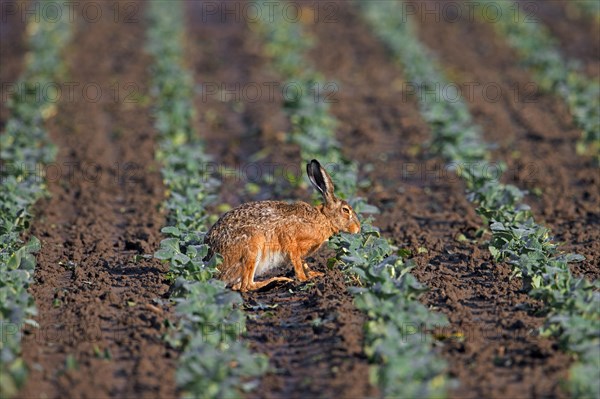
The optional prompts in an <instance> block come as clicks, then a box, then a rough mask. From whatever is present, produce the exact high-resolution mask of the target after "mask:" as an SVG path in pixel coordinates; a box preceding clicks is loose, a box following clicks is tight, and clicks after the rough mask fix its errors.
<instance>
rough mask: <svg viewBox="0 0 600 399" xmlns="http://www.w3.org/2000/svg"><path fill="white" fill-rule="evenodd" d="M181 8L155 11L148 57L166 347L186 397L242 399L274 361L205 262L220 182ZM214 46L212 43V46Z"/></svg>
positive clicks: (155, 4)
mask: <svg viewBox="0 0 600 399" xmlns="http://www.w3.org/2000/svg"><path fill="white" fill-rule="evenodd" d="M182 4H183V3H182V2H164V1H152V2H150V3H148V12H147V16H148V23H149V24H148V29H147V44H146V49H147V51H148V52H149V54H150V55H152V56H153V63H152V65H151V75H152V77H151V79H152V89H151V90H152V95H153V98H154V101H155V104H154V118H155V128H156V130H157V131H158V143H159V145H158V149H157V152H156V157H157V159H158V160H159V161H160V162H161V164H162V176H163V181H164V184H165V188H166V190H167V199H166V200H165V203H164V207H165V209H166V210H167V212H168V222H167V226H166V227H164V228H163V229H162V230H161V231H162V233H163V235H164V236H165V239H164V240H162V241H161V244H160V249H159V250H158V251H157V252H156V253H155V254H154V256H155V257H156V258H158V259H161V260H162V261H166V262H169V264H170V272H169V278H170V279H171V281H172V286H171V291H170V292H171V295H170V298H171V300H172V301H173V302H174V303H176V316H175V317H176V320H175V321H173V323H172V328H171V334H169V335H168V336H167V337H165V339H166V340H167V341H168V342H169V344H170V345H172V346H174V347H175V348H177V349H178V350H180V352H181V355H180V358H179V362H178V367H177V370H176V383H177V386H178V389H179V390H180V394H181V395H182V396H183V397H202V398H223V397H227V398H230V397H237V396H238V395H240V394H241V392H243V391H244V390H250V389H252V388H254V387H255V386H256V384H257V379H256V378H254V377H257V376H259V375H261V374H262V373H264V372H265V371H266V367H267V359H265V358H264V356H257V355H254V354H252V353H251V352H250V350H249V349H248V347H247V345H246V344H245V343H244V342H243V341H242V336H243V333H244V331H245V315H244V313H243V311H242V310H241V306H240V305H241V303H242V298H241V296H240V295H239V294H238V293H234V292H232V291H230V290H229V289H227V288H226V287H225V284H224V283H223V282H222V281H220V280H217V279H215V278H213V276H214V275H215V272H216V267H217V266H218V264H219V259H218V258H216V257H213V258H212V259H210V260H208V261H205V260H203V259H204V258H205V256H206V255H207V253H208V247H207V245H205V244H204V243H203V238H204V234H205V232H206V231H207V227H208V226H207V224H208V217H209V215H208V214H207V211H206V209H207V205H208V204H210V203H212V202H214V200H215V199H216V195H215V194H216V193H217V191H218V185H219V184H218V181H217V180H215V179H213V178H212V177H211V176H209V175H207V174H205V173H204V172H202V171H204V170H206V168H203V167H201V166H202V164H203V163H206V162H209V161H210V158H209V157H208V156H207V155H206V153H205V148H204V143H203V141H202V140H201V139H200V135H199V133H198V132H197V131H196V130H194V123H193V122H194V102H193V95H194V90H193V87H194V82H193V79H192V77H191V74H190V72H189V71H188V70H187V69H186V68H185V67H184V65H183V59H184V57H183V43H184V40H185V37H184V29H183V24H182V21H183V20H184V13H183V10H182ZM207 40H209V38H207Z"/></svg>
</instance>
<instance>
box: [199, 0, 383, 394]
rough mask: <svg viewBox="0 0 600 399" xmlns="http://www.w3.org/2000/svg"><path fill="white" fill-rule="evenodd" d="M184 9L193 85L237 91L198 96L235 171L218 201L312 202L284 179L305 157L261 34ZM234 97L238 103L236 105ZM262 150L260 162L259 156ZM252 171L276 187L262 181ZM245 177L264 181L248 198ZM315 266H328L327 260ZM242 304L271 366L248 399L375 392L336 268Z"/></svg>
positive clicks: (358, 318) (209, 135) (357, 319)
mask: <svg viewBox="0 0 600 399" xmlns="http://www.w3.org/2000/svg"><path fill="white" fill-rule="evenodd" d="M229 4H231V3H229ZM187 7H188V8H187V15H188V18H189V20H188V23H187V26H188V37H189V39H188V45H187V52H188V55H187V58H188V60H190V62H189V64H190V65H193V70H194V73H195V82H196V84H203V86H204V87H205V88H210V87H215V85H217V86H218V87H221V84H225V85H226V86H224V87H225V88H227V89H229V90H231V91H230V93H229V95H228V97H226V98H227V99H228V101H220V100H219V96H218V95H217V94H213V95H207V96H206V98H205V99H203V98H202V96H198V97H197V103H196V108H197V109H198V110H200V114H199V118H198V128H199V131H200V132H201V135H202V136H203V137H205V138H206V141H207V151H208V152H209V153H210V154H212V155H213V157H214V160H215V162H216V163H217V165H218V166H219V168H220V169H221V171H229V172H227V173H225V175H226V176H227V175H229V177H228V178H224V179H223V181H222V183H223V185H222V188H221V192H220V195H219V203H227V204H229V205H231V206H236V205H238V204H240V203H242V202H246V201H250V200H260V199H284V198H294V199H303V200H308V199H309V198H310V197H309V196H308V192H307V191H306V190H303V189H298V188H293V187H291V186H290V185H288V184H287V183H286V182H285V181H284V180H283V179H282V174H281V169H285V168H288V170H293V171H298V165H299V164H300V154H299V150H298V148H297V147H296V146H295V145H291V144H289V143H286V142H285V141H284V138H285V134H284V132H285V131H286V130H287V129H288V128H289V124H288V119H287V117H286V115H285V114H283V112H282V99H281V96H280V95H275V96H273V97H271V96H270V95H269V94H268V93H267V89H266V87H267V86H266V85H268V84H271V83H273V82H279V78H278V77H277V76H275V75H274V74H273V73H272V71H270V70H269V68H268V60H266V59H265V58H264V56H263V49H262V48H261V44H260V41H259V39H258V37H257V35H255V34H254V33H253V32H252V31H251V29H250V28H249V26H247V25H246V24H245V23H244V21H243V20H235V19H234V17H233V16H230V17H229V18H220V17H219V16H214V17H211V18H209V19H208V20H207V21H206V23H203V24H199V23H196V21H198V20H199V19H200V18H202V9H201V5H200V3H199V2H188V3H187ZM207 38H210V40H207ZM236 84H237V85H238V86H237V87H238V88H236V86H235V85H236ZM253 84H258V85H259V86H260V87H261V88H262V95H261V96H259V98H258V99H257V100H256V101H254V100H252V98H253V93H251V92H248V93H250V94H247V95H246V94H244V88H249V87H251V85H253ZM236 95H237V96H238V99H239V101H235V100H234V98H235V96H236ZM258 151H260V153H261V154H262V156H261V157H259V158H258V159H255V158H256V154H257V152H258ZM255 170H259V171H261V173H262V175H263V177H266V178H267V180H268V181H269V182H274V183H275V184H265V183H264V182H263V181H261V180H259V179H256V178H255V177H256V175H255V174H254V173H253V171H255ZM298 173H299V171H298ZM248 181H250V182H253V183H257V184H259V185H260V186H261V190H260V192H258V193H256V194H250V193H249V192H248V191H247V190H246V183H247V182H248ZM310 263H311V266H312V267H313V268H315V269H320V270H323V269H324V264H325V263H326V257H324V255H321V256H319V257H317V259H316V260H315V261H314V262H310ZM290 269H291V268H290ZM323 271H324V270H323ZM290 275H291V274H290ZM244 299H245V308H246V313H247V315H248V318H249V320H248V323H247V329H248V332H247V337H246V339H247V340H248V342H249V343H250V346H251V347H252V349H253V350H255V351H256V352H258V353H264V354H267V355H268V356H269V358H270V364H271V366H272V367H273V370H274V371H273V372H272V373H268V374H267V375H265V376H264V377H263V379H262V381H261V384H260V386H259V387H258V388H257V389H256V391H254V392H253V393H252V394H250V397H268V398H275V397H281V398H283V397H285V398H288V397H297V398H301V397H302V398H304V397H316V396H321V397H364V396H366V395H368V394H371V393H372V392H373V391H372V388H371V387H370V386H369V383H368V364H367V361H366V359H365V358H364V356H363V355H362V339H363V331H362V325H363V323H364V316H363V315H362V314H361V313H360V312H359V311H357V310H356V308H355V307H354V306H353V305H352V299H351V297H350V296H349V294H348V293H347V292H346V287H345V285H344V283H343V277H342V275H341V274H340V273H339V272H337V271H328V272H327V276H326V277H325V278H322V279H318V280H317V281H315V282H314V283H310V284H306V285H302V284H287V285H280V286H275V287H270V288H269V289H266V290H264V291H263V292H258V293H252V294H246V295H244Z"/></svg>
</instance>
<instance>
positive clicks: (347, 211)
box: [342, 206, 350, 213]
mask: <svg viewBox="0 0 600 399" xmlns="http://www.w3.org/2000/svg"><path fill="white" fill-rule="evenodd" d="M342 210H343V211H344V213H350V208H348V207H347V206H345V207H343V208H342Z"/></svg>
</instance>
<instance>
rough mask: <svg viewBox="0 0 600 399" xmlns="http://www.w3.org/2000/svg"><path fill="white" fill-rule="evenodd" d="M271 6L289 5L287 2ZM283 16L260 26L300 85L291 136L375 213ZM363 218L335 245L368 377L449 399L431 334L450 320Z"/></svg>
mask: <svg viewBox="0 0 600 399" xmlns="http://www.w3.org/2000/svg"><path fill="white" fill-rule="evenodd" d="M256 4H257V5H258V7H260V8H261V9H267V8H266V7H267V5H265V4H263V3H262V2H257V3H256ZM270 5H271V6H272V7H273V8H274V9H275V10H282V9H283V8H284V7H285V3H283V2H270ZM282 15H283V14H282V13H279V12H275V13H271V14H270V15H268V14H267V13H263V15H262V18H261V20H260V21H259V23H258V24H257V31H258V32H260V33H261V35H262V37H263V39H264V43H265V45H264V47H265V52H266V54H267V56H268V57H270V59H271V60H272V65H273V67H274V69H275V70H276V72H277V73H278V74H279V75H280V76H281V77H282V78H283V79H285V80H286V82H285V83H287V84H289V85H294V86H295V87H300V88H301V89H299V90H298V93H300V94H299V95H298V96H297V97H295V98H293V99H288V100H287V101H286V102H285V103H284V110H285V112H286V113H287V115H288V117H289V119H290V121H291V126H292V128H291V131H290V132H289V134H288V138H289V140H290V141H292V142H294V143H296V144H297V145H299V147H300V150H301V156H302V159H303V163H304V162H306V161H308V160H310V159H312V158H316V159H320V160H322V161H323V162H324V164H326V165H328V167H330V168H333V171H334V180H335V181H334V182H335V184H336V188H337V190H336V191H337V192H338V194H339V195H340V196H341V197H342V198H345V199H347V200H348V201H349V202H350V204H351V205H352V206H353V207H354V209H355V210H356V211H357V212H363V213H368V212H374V211H377V209H376V208H375V207H373V206H372V205H369V204H367V203H366V202H365V200H364V199H362V198H359V197H357V169H358V165H357V163H356V162H351V161H349V160H348V159H346V158H344V156H343V153H342V150H341V148H340V144H339V143H338V141H337V140H336V138H335V129H336V127H337V125H338V122H337V120H336V119H335V118H334V117H333V116H332V115H331V113H330V111H329V107H328V104H327V103H325V102H324V101H318V100H315V98H316V97H317V98H318V97H319V96H316V97H315V95H314V93H313V91H314V87H325V85H324V83H325V82H324V79H323V77H322V76H321V75H320V74H319V73H318V72H317V71H315V69H314V67H313V66H312V65H311V63H310V62H308V58H307V57H308V55H307V52H308V51H309V50H310V48H311V39H310V38H309V37H308V35H307V34H306V33H305V32H303V29H302V27H301V26H300V25H299V24H297V23H291V22H289V21H288V20H286V19H285V18H283V17H282ZM361 219H362V220H361V223H362V229H361V232H360V233H359V234H356V235H353V234H345V233H342V234H340V235H338V236H335V237H333V238H332V239H331V240H330V245H331V247H332V248H334V249H335V251H336V258H335V259H333V260H334V261H335V267H341V268H342V270H344V271H345V272H346V274H347V277H348V279H347V281H348V283H349V290H350V291H351V292H352V293H353V295H354V298H355V304H356V306H357V307H358V308H359V309H360V310H362V311H363V312H365V313H366V315H367V316H368V321H367V322H366V325H365V348H364V350H365V353H366V355H367V356H368V357H369V360H370V362H371V363H372V367H371V373H370V381H371V383H372V384H373V385H375V386H377V387H378V388H379V389H380V391H381V393H382V396H384V397H441V396H445V393H446V390H447V386H448V380H447V377H446V373H445V371H446V363H445V362H444V361H443V360H442V359H440V358H439V357H438V356H436V354H435V353H434V349H433V348H432V346H433V344H434V341H433V340H432V338H431V336H430V335H428V334H425V331H428V329H431V328H433V327H435V326H443V325H444V324H446V323H447V321H446V320H445V318H444V317H443V316H442V315H439V314H433V313H431V312H429V310H428V309H427V308H426V307H425V306H423V305H422V304H421V303H420V302H419V301H418V297H419V295H420V294H422V293H423V292H424V291H425V290H426V288H425V287H423V286H422V285H421V284H420V283H419V282H418V281H417V280H416V279H415V277H414V276H413V275H412V274H411V273H410V270H411V269H412V268H413V263H412V262H410V261H407V260H405V259H403V256H402V255H404V256H406V255H407V254H406V252H402V251H399V250H398V248H395V247H394V246H393V245H392V244H391V243H390V242H389V241H388V240H387V239H385V238H383V237H381V236H380V233H379V230H378V229H377V228H376V227H375V226H373V225H372V219H371V218H365V219H363V218H361Z"/></svg>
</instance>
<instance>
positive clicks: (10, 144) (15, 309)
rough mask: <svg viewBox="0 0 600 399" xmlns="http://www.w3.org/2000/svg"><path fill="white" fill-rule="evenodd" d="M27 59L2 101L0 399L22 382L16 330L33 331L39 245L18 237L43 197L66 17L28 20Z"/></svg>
mask: <svg viewBox="0 0 600 399" xmlns="http://www.w3.org/2000/svg"><path fill="white" fill-rule="evenodd" d="M26 31H27V45H28V54H27V57H26V63H25V66H24V70H23V72H22V74H21V76H20V78H19V80H18V81H17V82H16V87H17V91H16V93H15V94H14V95H13V96H12V97H11V98H10V99H9V101H8V109H9V112H10V118H9V120H8V121H7V123H6V129H5V131H4V132H3V133H2V135H0V183H1V185H2V190H1V191H0V336H1V339H0V382H1V384H0V397H3V398H5V397H12V396H14V395H15V394H16V393H17V391H18V389H19V388H20V387H21V386H22V385H23V383H24V382H25V379H26V377H27V367H26V365H25V364H24V362H23V359H22V358H21V336H22V335H21V328H22V327H23V326H24V325H25V324H28V325H31V326H33V327H37V323H36V322H35V320H34V319H33V317H34V316H35V315H36V314H37V310H36V307H35V302H34V299H33V297H32V296H31V295H30V294H29V293H28V291H27V290H28V287H29V285H30V284H31V283H32V282H33V274H34V269H35V264H36V259H35V255H34V253H35V252H37V251H39V249H40V247H41V244H40V241H39V240H38V239H37V238H36V237H34V236H31V237H29V240H28V241H27V242H24V241H23V240H22V236H23V235H24V234H26V232H27V230H28V229H29V224H30V221H31V219H32V216H33V215H32V213H31V210H32V206H33V204H34V203H35V202H36V201H37V200H38V199H40V198H42V197H44V196H46V195H47V189H46V184H45V181H44V176H43V175H42V171H43V170H44V167H43V165H46V164H49V163H51V162H52V161H53V160H54V158H55V154H56V150H55V148H54V146H53V145H52V143H51V142H50V139H49V137H48V134H47V131H46V129H45V122H46V120H47V119H48V118H50V117H52V116H53V115H54V114H55V113H56V103H55V101H54V100H53V99H55V98H56V96H54V94H55V93H51V92H50V90H48V91H45V90H44V88H48V87H55V84H56V82H57V80H59V79H60V78H61V77H62V76H63V74H64V69H65V65H64V63H63V61H62V58H61V54H62V51H63V49H64V47H65V45H66V43H67V42H68V41H69V38H70V35H71V26H70V24H69V23H68V21H67V18H66V17H63V18H57V19H56V20H54V19H53V20H48V19H44V18H40V19H39V20H38V21H36V18H35V17H32V18H30V20H29V21H28V22H27V26H26Z"/></svg>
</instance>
